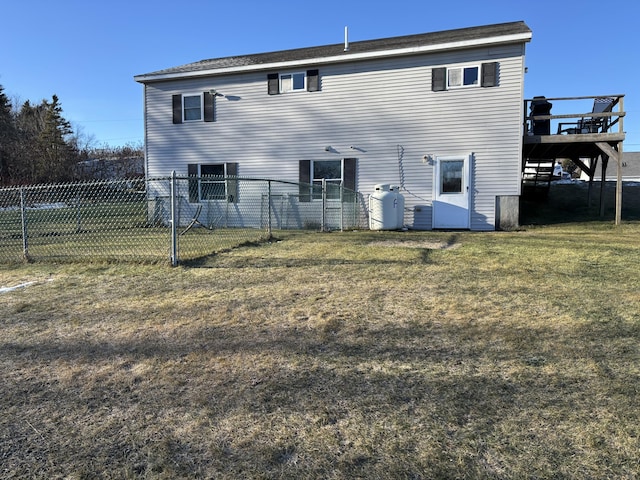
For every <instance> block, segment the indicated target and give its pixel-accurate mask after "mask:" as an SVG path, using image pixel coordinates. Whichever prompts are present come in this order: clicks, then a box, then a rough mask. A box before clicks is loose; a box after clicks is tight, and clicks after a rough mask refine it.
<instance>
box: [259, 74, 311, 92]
mask: <svg viewBox="0 0 640 480" xmlns="http://www.w3.org/2000/svg"><path fill="white" fill-rule="evenodd" d="M305 90H306V91H307V92H317V91H319V90H320V75H319V73H318V70H307V71H306V72H292V73H269V74H268V75H267V93H269V95H278V94H280V93H289V92H304V91H305Z"/></svg>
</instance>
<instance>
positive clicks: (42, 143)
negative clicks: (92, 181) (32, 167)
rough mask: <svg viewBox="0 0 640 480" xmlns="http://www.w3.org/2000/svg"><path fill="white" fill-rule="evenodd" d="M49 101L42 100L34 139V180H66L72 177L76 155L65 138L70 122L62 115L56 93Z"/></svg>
mask: <svg viewBox="0 0 640 480" xmlns="http://www.w3.org/2000/svg"><path fill="white" fill-rule="evenodd" d="M51 100H52V101H51V103H49V102H47V101H44V102H43V124H42V130H40V132H39V134H38V137H37V139H36V151H37V152H38V153H39V158H38V161H37V174H36V178H35V180H36V181H39V182H44V181H49V182H50V181H54V182H61V181H68V180H71V179H72V178H73V165H74V164H75V163H76V161H77V155H76V154H75V153H76V152H74V149H73V148H72V146H71V145H70V144H69V143H67V138H68V137H69V136H70V135H71V134H72V133H73V130H72V129H71V124H70V123H69V122H68V121H67V120H65V119H64V117H63V116H62V107H61V105H60V102H59V100H58V97H57V95H53V97H52V99H51Z"/></svg>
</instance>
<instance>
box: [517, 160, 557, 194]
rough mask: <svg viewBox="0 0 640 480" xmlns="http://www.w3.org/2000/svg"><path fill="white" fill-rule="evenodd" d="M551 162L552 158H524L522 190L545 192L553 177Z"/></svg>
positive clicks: (552, 162)
mask: <svg viewBox="0 0 640 480" xmlns="http://www.w3.org/2000/svg"><path fill="white" fill-rule="evenodd" d="M553 164H554V161H553V159H539V158H535V159H532V158H528V159H526V160H525V162H524V166H523V170H522V187H523V190H533V191H537V192H540V193H546V191H548V190H549V187H550V186H551V180H553V179H554V177H553Z"/></svg>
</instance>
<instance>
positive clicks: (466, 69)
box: [431, 62, 500, 92]
mask: <svg viewBox="0 0 640 480" xmlns="http://www.w3.org/2000/svg"><path fill="white" fill-rule="evenodd" d="M499 85H500V64H499V63H498V62H486V63H482V64H480V65H460V66H455V67H434V68H432V69H431V90H432V91H434V92H444V91H447V90H455V89H457V88H470V87H483V88H487V87H498V86H499Z"/></svg>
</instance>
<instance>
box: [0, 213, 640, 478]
mask: <svg viewBox="0 0 640 480" xmlns="http://www.w3.org/2000/svg"><path fill="white" fill-rule="evenodd" d="M639 235H640V224H637V223H636V224H626V225H624V226H622V227H619V228H614V227H612V226H611V225H609V224H603V223H589V224H579V225H572V226H570V225H557V226H553V227H536V228H530V229H526V230H522V231H518V232H509V233H469V232H466V233H444V232H423V233H418V232H405V233H396V232H347V233H332V234H288V235H287V236H283V237H281V239H280V241H274V242H272V243H268V244H263V245H260V246H252V247H245V248H240V249H236V250H232V251H229V252H226V253H223V254H220V255H218V256H215V257H211V258H209V259H206V260H203V261H201V262H199V264H198V265H197V266H190V267H180V268H175V269H170V268H169V267H162V266H158V265H155V266H154V265H113V264H93V265H78V264H68V265H51V264H48V265H46V264H31V265H27V266H20V267H11V268H5V269H3V270H0V286H2V287H10V286H16V285H19V284H22V283H25V282H36V283H34V284H31V285H28V286H24V287H22V288H19V289H16V290H12V291H8V292H5V293H0V322H1V323H0V325H1V328H2V339H1V340H0V375H1V378H2V383H3V386H2V389H1V390H0V398H1V401H0V477H2V478H43V479H44V478H46V479H53V478H68V479H89V478H105V479H107V478H114V479H126V478H143V479H144V478H148V479H176V478H224V479H229V478H243V479H246V478H252V479H253V478H255V479H277V478H294V479H300V478H322V479H353V478H363V479H365V478H366V479H388V478H393V479H432V478H460V479H475V478H497V479H511V478H513V479H526V478H530V479H534V478H567V479H589V478H592V479H601V478H611V479H613V478H615V479H634V478H638V477H639V476H640V460H639V459H640V410H639V409H638V405H639V404H640V402H639V400H640V398H639V396H638V388H639V381H640V350H639V340H640V277H639V276H638V271H640V242H639V241H638V238H639Z"/></svg>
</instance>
